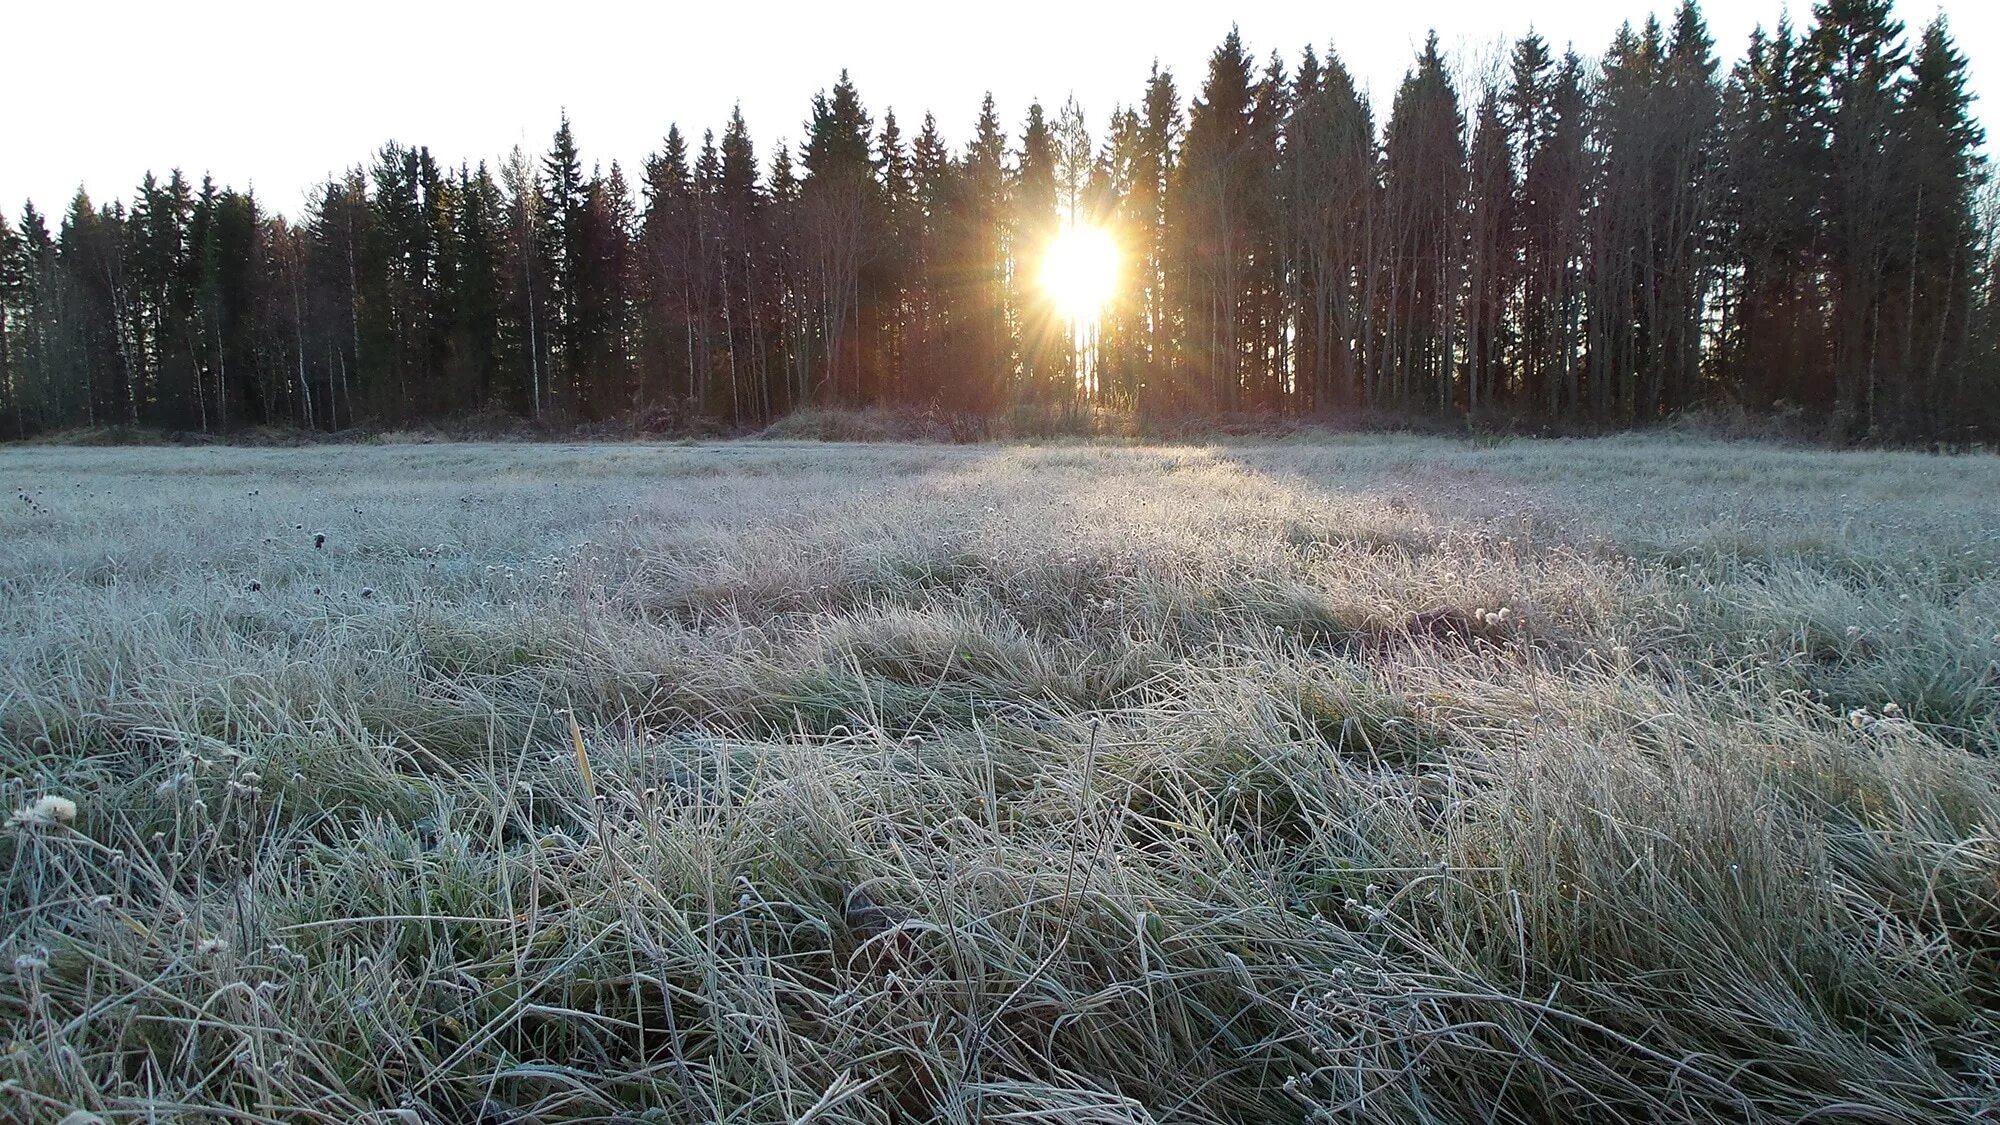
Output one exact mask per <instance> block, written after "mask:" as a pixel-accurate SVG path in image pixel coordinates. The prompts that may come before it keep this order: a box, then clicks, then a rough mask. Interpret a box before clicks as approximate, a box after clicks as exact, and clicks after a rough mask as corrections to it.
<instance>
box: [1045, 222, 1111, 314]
mask: <svg viewBox="0 0 2000 1125" xmlns="http://www.w3.org/2000/svg"><path fill="white" fill-rule="evenodd" d="M1117 284H1118V244H1117V243H1115V242H1113V241H1112V240H1111V234H1110V232H1108V231H1106V230H1104V229H1103V228H1102V227H1093V226H1067V227H1064V228H1063V229H1062V233H1060V234H1058V235H1056V240H1055V242H1054V244H1052V245H1051V246H1050V247H1049V252H1048V256H1047V257H1046V258H1044V259H1042V288H1043V289H1044V290H1046V291H1047V292H1048V294H1049V296H1050V297H1051V298H1053V299H1054V300H1055V303H1056V305H1057V307H1058V308H1060V309H1061V310H1062V312H1063V315H1064V316H1067V317H1069V318H1070V319H1071V320H1073V321H1076V322H1077V323H1078V324H1083V323H1086V322H1089V321H1093V320H1095V319H1097V312H1098V310H1099V309H1101V308H1103V307H1104V302H1106V301H1108V300H1110V299H1111V292H1112V289H1113V288H1114V287H1115V286H1116V285H1117Z"/></svg>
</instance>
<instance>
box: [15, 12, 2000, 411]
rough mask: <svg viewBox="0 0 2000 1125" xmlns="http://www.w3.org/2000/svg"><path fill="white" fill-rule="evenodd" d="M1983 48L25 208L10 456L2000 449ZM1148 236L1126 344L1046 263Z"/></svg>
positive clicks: (1497, 75)
mask: <svg viewBox="0 0 2000 1125" xmlns="http://www.w3.org/2000/svg"><path fill="white" fill-rule="evenodd" d="M1966 68H1967V62H1966V60H1965V58H1964V57H1963V55H1962V54H1960V52H1959V51H1958V50H1957V48H1956V47H1955V45H1954V43H1953V41H1952V39H1951V36H1950V34H1949V31H1948V27H1947V25H1946V23H1945V21H1944V19H1943V17H1942V16H1940V17H1938V18H1937V19H1936V20H1935V21H1933V22H1932V23H1931V24H1929V26H1927V27H1925V28H1924V29H1923V31H1922V33H1921V34H1920V35H1918V36H1917V37H1916V38H1915V41H1914V42H1911V41H1909V39H1908V37H1907V36H1906V34H1905V30H1904V28H1903V27H1902V25H1901V24H1900V23H1899V22H1898V21H1896V20H1895V19H1894V18H1893V17H1892V15H1891V11H1890V4H1889V2H1888V0H1821V2H1820V3H1818V4H1817V5H1816V6H1815V8H1814V10H1813V18H1812V22H1811V24H1810V26H1808V27H1805V28H1795V27H1793V26H1792V25H1791V24H1790V23H1789V22H1785V21H1780V22H1779V24H1778V25H1777V28H1776V30H1775V31H1773V32H1768V33H1767V32H1765V31H1762V30H1760V31H1758V32H1757V33H1756V34H1754V35H1753V36H1752V38H1751V40H1750V43H1749V44H1748V47H1747V51H1746V53H1745V55H1744V56H1743V57H1742V59H1741V60H1740V61H1738V62H1737V63H1736V64H1735V65H1734V66H1733V67H1732V68H1731V69H1729V70H1728V72H1727V73H1726V74H1725V73H1723V72H1722V68H1721V64H1720V63H1719V61H1718V59H1717V57H1716V55H1715V52H1714V45H1713V42H1712V40H1711V38H1710V36H1709V34H1708V31H1707V29H1706V26H1705V24H1704V22H1703V19H1702V17H1701V14H1700V12H1699V11H1698V9H1697V8H1696V6H1695V5H1694V4H1693V3H1692V2H1688V3H1685V4H1684V5H1683V6H1682V7H1681V8H1680V9H1679V11H1678V12H1677V14H1676V15H1675V17H1674V18H1673V19H1672V20H1671V21H1669V22H1667V23H1665V24H1663V23H1661V22H1660V21H1658V20H1656V19H1649V20H1647V21H1646V22H1645V23H1644V24H1643V25H1641V26H1638V27H1636V28H1635V27H1633V26H1631V25H1629V24H1628V25H1626V26H1625V27H1623V28H1621V29H1620V30H1619V31H1618V33H1617V35H1616V37H1615V38H1614V39H1613V41H1612V42H1611V44H1610V45H1609V47H1608V48H1607V49H1606V50H1605V51H1604V53H1603V55H1602V56H1601V57H1600V58H1598V59H1596V60H1594V61H1590V60H1586V59H1585V58H1584V57H1583V56H1581V55H1579V54H1578V53H1577V52H1576V51H1575V50H1573V49H1572V50H1567V51H1564V52H1562V53H1560V54H1558V53H1557V52H1556V51H1555V50H1554V49H1553V48H1552V47H1551V46H1550V44H1548V43H1547V42H1545V41H1544V40H1543V39H1542V38H1540V37H1539V36H1536V35H1533V34H1530V35H1528V36H1526V37H1524V38H1522V39H1520V40H1519V41H1517V42H1515V43H1513V44H1512V45H1511V49H1509V50H1507V51H1505V52H1504V53H1503V57H1502V58H1500V59H1499V60H1497V61H1496V62H1495V63H1494V64H1493V65H1491V66H1488V67H1487V68H1485V69H1486V71H1487V72H1486V73H1481V74H1468V73H1464V70H1465V69H1466V68H1463V67H1458V68H1455V67H1453V66H1452V65H1449V64H1448V63H1447V60H1446V58H1445V57H1444V55H1443V53H1442V52H1441V51H1440V50H1439V46H1438V40H1437V36H1436V35H1435V34H1433V35H1431V36H1430V38H1429V40H1428V41H1427V42H1426V44H1425V46H1424V47H1423V49H1422V50H1421V52H1419V54H1418V55H1417V57H1416V58H1415V60H1414V62H1413V63H1412V65H1411V66H1410V68H1409V70H1408V72H1407V73H1406V75H1405V77H1404V78H1403V80H1402V82H1401V84H1400V86H1399V87H1398V88H1397V89H1396V91H1395V95H1394V98H1393V100H1392V101H1391V103H1390V105H1389V106H1388V112H1387V115H1386V118H1383V119H1381V120H1379V121H1378V117H1379V116H1380V115H1379V114H1378V111H1377V108H1376V107H1375V106H1373V105H1371V104H1370V101H1369V99H1368V98H1367V97H1366V96H1365V95H1364V94H1363V93H1362V92H1361V91H1360V90H1359V89H1358V88H1357V86H1356V84H1355V82H1354V79H1353V77H1352V75H1351V74H1350V73H1349V72H1348V70H1347V69H1346V67H1345V66H1344V65H1343V64H1342V62H1341V60H1340V58H1339V56H1338V55H1336V54H1335V53H1334V52H1333V51H1332V50H1331V49H1329V50H1327V51H1326V52H1325V53H1324V54H1321V53H1318V52H1316V51H1314V50H1313V49H1311V48H1307V49H1306V50H1304V51H1303V52H1302V53H1301V54H1299V55H1298V56H1297V57H1296V58H1294V59H1288V58H1286V57H1285V56H1283V55H1281V54H1278V53H1273V54H1271V55H1270V56H1269V57H1268V59H1267V60H1265V61H1263V62H1261V63H1260V62H1259V61H1258V60H1257V59H1256V58H1255V57H1253V55H1252V54H1251V53H1250V52H1249V50H1248V49H1247V48H1246V46H1245V44H1244V42H1243V40H1242V38H1241V36H1240V35H1239V34H1238V33H1237V32H1235V31H1234V30H1232V31H1231V32H1230V34H1229V35H1228V37H1227V38H1226V39H1224V40H1223V42H1222V44H1221V45H1220V46H1219V47H1218V48H1217V49H1216V50H1215V51H1214V53H1213V55H1212V56H1211V57H1210V58H1209V60H1208V65H1207V71H1206V74H1205V75H1203V77H1202V82H1201V85H1200V89H1199V91H1198V94H1197V95H1196V96H1195V97H1193V98H1192V99H1187V98H1184V97H1183V94H1182V92H1181V89H1180V86H1179V84H1178V82H1177V80H1176V78H1175V76H1174V75H1173V74H1172V73H1171V72H1169V71H1167V70H1164V69H1161V68H1159V67H1157V66H1155V68H1154V70H1153V72H1152V74H1151V75H1150V76H1149V78H1148V79H1147V81H1146V83H1145V86H1144V88H1143V90H1142V91H1139V96H1138V97H1137V98H1136V99H1135V100H1134V102H1133V103H1132V104H1130V105H1129V106H1120V107H1118V108H1116V109H1114V111H1113V112H1112V113H1111V115H1110V116H1109V118H1108V119H1107V120H1106V121H1105V122H1104V123H1103V126H1102V128H1101V130H1100V131H1099V132H1098V133H1097V135H1095V136H1093V135H1092V132H1091V130H1090V129H1089V128H1088V127H1087V124H1086V118H1085V115H1084V112H1083V110H1082V108H1081V107H1079V106H1078V105H1077V104H1076V103H1075V101H1074V100H1073V99H1072V100H1070V101H1069V102H1068V103H1066V104H1064V105H1063V106H1061V107H1060V108H1059V109H1058V110H1057V111H1056V112H1055V113H1054V114H1053V115H1051V114H1050V113H1048V112H1047V111H1046V110H1045V108H1044V107H1043V106H1041V105H1039V104H1036V105H1033V106H1031V107H1030V108H1029V110H1028V112H1027V116H1026V119H1025V121H1023V122H1022V123H1021V124H1020V125H1019V127H1018V129H1017V130H1014V131H1010V130H1008V129H1007V128H1006V127H1005V126H1004V125H1003V123H1002V122H1001V120H1000V119H999V117H998V115H997V113H996V111H995V108H994V103H993V99H992V97H991V96H990V95H989V96H988V97H987V98H986V100H985V102H984V103H983V105H982V106H981V107H980V110H979V113H978V116H977V119H976V121H975V123H974V126H973V129H972V133H971V138H970V140H969V142H968V143H966V144H965V145H964V146H963V147H962V148H957V149H954V148H953V146H951V145H949V144H947V143H946V141H945V140H944V138H943V135H942V132H941V130H940V128H939V125H938V123H937V121H936V119H935V118H934V117H932V116H930V115H928V114H926V115H925V117H924V118H923V120H922V121H921V123H920V124H919V125H918V127H917V129H916V131H915V135H914V136H910V135H908V134H907V133H906V131H905V129H904V126H903V123H902V122H900V121H899V120H898V119H897V117H896V114H895V113H894V112H893V111H885V112H883V113H882V114H881V116H880V119H879V120H877V119H876V118H875V117H874V116H873V115H872V114H871V113H870V112H869V111H868V110H867V109H866V108H865V106H864V104H863V101H862V98H861V95H860V93H859V91H858V90H857V89H856V87H855V85H854V83H853V82H852V81H850V80H849V78H848V76H847V75H846V74H845V73H844V72H843V73H842V74H841V76H840V79H839V81H837V82H836V83H834V84H833V86H832V87H831V88H830V89H829V90H827V91H824V92H822V93H821V94H819V95H818V96H816V97H815V98H814V99H813V100H812V103H811V107H810V114H809V117H808V120H807V122H806V125H805V130H804V135H803V139H802V140H801V141H800V142H799V143H798V144H797V145H796V147H793V146H788V145H785V144H779V145H777V146H776V147H775V149H773V150H771V151H770V152H769V154H768V156H767V157H764V158H760V157H759V155H758V152H757V149H756V146H755V145H754V144H753V141H752V137H751V134H750V131H749V128H748V126H747V125H746V123H745V121H744V119H743V117H742V114H741V113H740V111H739V112H737V113H735V114H733V115H732V116H731V117H730V119H729V121H728V122H726V123H725V124H724V126H723V128H722V130H721V135H720V137H717V136H716V135H715V134H714V133H713V132H712V131H710V132H705V133H703V134H702V136H701V138H700V139H699V140H698V141H696V140H694V139H692V138H691V137H690V136H689V135H686V134H683V133H682V132H681V131H680V130H679V129H678V128H670V129H669V130H668V131H667V134H666V137H665V140H664V142H663V144H662V145H661V147H660V149H659V151H658V152H656V153H654V154H653V155H651V156H650V157H648V158H647V159H646V161H645V163H644V165H643V166H642V167H640V168H639V169H637V178H636V183H635V182H634V181H633V180H632V179H631V178H629V177H628V174H627V172H626V171H625V170H624V169H623V168H621V167H620V166H619V165H618V164H617V163H615V162H614V163H612V164H610V166H609V167H608V168H605V167H603V166H601V165H597V164H592V165H590V166H589V168H588V170H586V162H585V159H584V156H583V154H582V151H581V149H580V147H579V143H578V141H577V138H576V135H575V133H574V131H573V129H572V127H571V123H570V121H569V120H568V118H567V116H565V117H564V118H563V120H562V122H561V125H560V127H559V128H558V129H557V130H556V132H555V135H554V138H553V141H552V143H551V144H550V147H549V149H548V151H547V152H546V153H545V154H541V155H539V156H530V155H528V154H526V153H523V152H522V151H520V150H519V149H518V148H517V149H516V150H515V151H513V152H512V153H510V154H509V155H508V156H506V157H505V158H504V159H502V160H499V161H498V162H497V163H495V164H494V165H489V164H487V163H485V162H481V163H478V164H460V165H459V166H458V167H456V168H451V167H448V166H446V165H444V164H441V163H440V162H439V160H438V159H437V158H436V157H434V156H433V155H432V153H431V151H430V150H429V149H428V148H424V147H409V146H406V145H402V144H397V143H390V144H388V145H386V146H384V147H383V148H382V149H381V150H380V151H379V152H377V153H376V154H374V156H373V158H372V160H371V161H369V162H368V163H367V164H366V166H363V167H356V168H353V169H352V170H350V171H348V172H346V173H345V174H343V175H340V176H337V177H335V178H333V179H331V180H330V181H328V182H327V183H325V184H323V185H321V186H320V187H318V188H317V189H315V190H314V191H313V192H312V194H311V197H310V201H309V203H308V205H307V206H305V207H304V209H303V213H302V214H300V215H298V216H297V217H296V218H288V217H287V216H285V215H282V214H279V213H277V212H276V211H274V210H272V209H270V208H268V207H266V206H264V205H263V203H262V202H261V201H260V200H258V199H257V198H256V197H255V196H254V195H253V194H252V193H250V192H247V191H239V190H237V189H234V188H230V187H227V186H220V185H217V184H215V183H214V182H212V181H211V180H208V179H204V180H203V181H202V182H200V183H199V184H196V183H193V182H191V181H190V180H189V179H188V178H187V177H186V176H184V175H183V174H182V173H181V172H179V171H178V170H176V171H173V172H171V173H169V174H168V175H167V176H166V177H165V178H163V179H162V178H159V177H156V176H154V175H152V174H148V175H147V176H146V177H145V179H144V181H143V182H142V183H141V184H140V185H139V187H138V189H137V191H136V193H135V194H134V197H133V198H132V199H131V201H130V202H129V204H128V203H125V202H110V203H105V204H99V203H96V202H94V201H93V200H91V199H90V197H89V196H88V195H87V194H85V193H84V192H82V191H81V190H79V192H78V193H77V195H76V197H75V198H74V199H73V200H72V201H71V202H70V204H69V207H68V209H67V210H66V211H65V212H64V213H63V214H62V215H61V216H60V217H59V218H57V219H55V220H54V223H53V226H54V229H53V231H52V230H51V225H52V224H51V218H50V216H48V215H45V214H44V213H42V212H41V211H39V210H37V209H36V208H35V207H34V206H33V205H32V204H29V205H28V206H26V207H24V208H23V209H22V211H21V213H20V216H19V218H18V221H13V222H9V221H8V220H7V218H6V217H5V216H4V215H0V427H4V429H0V433H4V432H6V431H12V433H13V434H15V435H28V434H33V433H36V432H39V431H47V430H52V429H59V428H63V427H73V426H107V425H112V426H117V425H122V426H152V427H161V428H166V429H172V430H191V431H204V432H220V431H228V430H231V429H234V428H238V427H243V426H246V425H272V424H277V425H291V426H299V427H310V428H314V429H321V430H334V429H340V428H344V427H349V426H354V425H358V424H375V425H408V424H412V423H421V422H425V421H431V420H437V419H441V418H446V417H450V416H454V415H462V414H468V413H474V412H504V413H506V414H511V415H517V416H520V417H523V418H531V419H535V420H538V421H541V422H544V423H548V424H552V425H577V424H592V423H609V422H614V421H615V422H621V423H629V424H633V425H638V426H641V427H658V426H671V425H685V424H687V423H688V422H690V421H691V420H695V419H709V420H713V421H716V422H720V423H723V424H727V425H732V426H750V425H756V424H760V423H763V422H766V421H768V420H770V419H772V418H774V417H776V416H778V415H780V414H783V413H784V412H786V411H789V410H793V409H796V408H799V407H802V406H806V405H813V404H819V405H871V404H889V405H908V406H923V407H937V408H940V409H944V410H950V411H955V412H965V413H967V414H984V415H991V414H993V413H996V412H1001V411H1006V410H1010V409H1016V408H1022V407H1029V408H1039V409H1046V410H1063V409H1078V408H1091V407H1104V408H1111V409H1119V410H1130V411H1137V412H1143V413H1151V414H1161V415H1174V416H1190V415H1193V416H1199V415H1204V414H1223V413H1239V412H1244V413H1251V412H1282V413H1289V414H1298V415H1338V414H1343V413H1348V414H1352V413H1357V412H1380V413H1383V414H1392V415H1413V414H1421V415H1438V416H1445V417H1452V418H1463V419H1465V420H1467V421H1469V422H1470V423H1473V424H1482V423H1487V422H1492V421H1498V420H1520V419H1528V420H1533V421H1540V422H1547V423H1555V424H1575V425H1581V426H1629V425H1645V424H1649V423H1652V422H1655V421H1658V420H1660V419H1663V418H1666V417H1668V416H1670V415H1672V414H1674V413H1676V412H1678V411H1682V410H1685V409H1688V408H1691V407H1697V406H1712V405H1717V404H1739V405H1742V406H1745V407H1748V408H1750V409H1752V410H1759V411H1762V410H1773V409H1788V410H1792V411H1795V412H1802V413H1803V414H1805V415H1806V416H1807V417H1809V418H1811V419H1813V420H1814V421H1815V422H1816V423H1822V424H1823V425H1824V426H1825V427H1826V430H1827V432H1828V433H1829V434H1831V435H1832V436H1835V437H1837V438H1841V439H1853V440H1881V441H1914V440H1939V439H1943V440H1948V441H1971V440H1991V439H1993V438H1994V437H1995V436H1996V435H2000V261H1996V257H1995V250H1996V240H1995V239H1994V237H1993V233H1994V223H1993V216H1992V212H1991V208H1990V207H1988V206H1984V205H1983V201H1984V200H1986V199H1987V198H1988V195H1987V193H1985V192H1984V191H1983V188H1984V187H1985V185H1986V167H1985V163H1984V161H1983V158H1982V157H1981V155H1980V147H1981V145H1982V143H1983V139H1984V138H1983V135H1982V133H1981V130H1980V127H1979V125H1978V124H1977V122H1976V121H1975V120H1974V118H1973V116H1972V115H1971V112H1970V101H1971V98H1970V94H1969V92H1968V88H1967V77H1966ZM1072 223H1087V224H1091V225H1095V226H1098V227H1100V228H1102V229H1104V230H1106V231H1108V232H1110V233H1111V234H1112V236H1113V237H1114V238H1115V240H1116V243H1117V245H1118V246H1119V247H1120V248H1121V256H1122V259H1123V260H1122V266H1121V277H1120V284H1119V285H1118V287H1117V291H1116V293H1115V294H1114V296H1113V297H1112V299H1111V300H1110V301H1109V302H1108V303H1107V304H1106V306H1105V307H1104V308H1103V310H1102V311H1101V313H1100V314H1099V315H1098V316H1097V317H1096V318H1094V320H1093V321H1092V322H1091V323H1089V324H1087V325H1077V324H1073V323H1071V322H1069V321H1068V320H1066V319H1065V316H1064V310H1063V309H1061V308H1059V307H1057V306H1056V304H1055V303H1054V301H1053V300H1052V299H1051V298H1050V297H1049V296H1048V295H1047V294H1046V293H1044V292H1043V291H1042V287H1041V286H1040V285H1039V284H1038V283H1037V280H1036V268H1035V266H1036V263H1038V262H1039V261H1040V259H1041V256H1042V255H1043V254H1044V253H1045V252H1046V250H1047V248H1048V246H1049V245H1050V244H1051V241H1052V240H1053V239H1055V238H1056V237H1058V235H1059V233H1060V231H1061V230H1062V229H1063V227H1064V226H1065V225H1066V224H1072Z"/></svg>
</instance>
